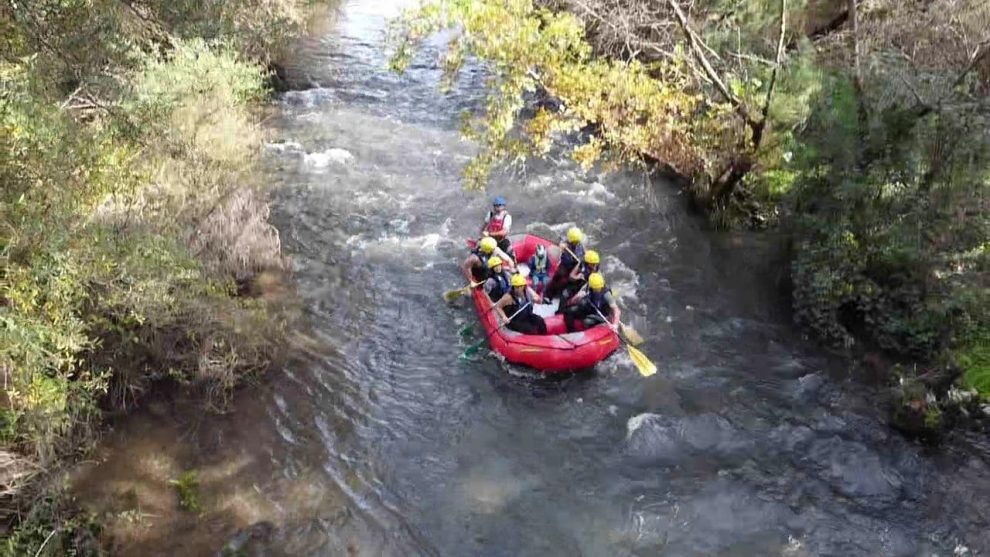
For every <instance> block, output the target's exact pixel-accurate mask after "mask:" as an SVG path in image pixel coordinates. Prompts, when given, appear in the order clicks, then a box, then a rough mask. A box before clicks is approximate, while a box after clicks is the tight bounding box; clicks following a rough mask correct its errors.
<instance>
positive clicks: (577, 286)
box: [557, 249, 602, 313]
mask: <svg viewBox="0 0 990 557" xmlns="http://www.w3.org/2000/svg"><path fill="white" fill-rule="evenodd" d="M601 261H602V260H601V257H599V256H598V252H597V251H595V250H593V249H589V250H588V251H586V252H585V253H584V262H583V263H581V264H580V265H577V266H575V267H574V269H573V270H572V271H571V274H570V276H569V277H567V279H568V282H567V287H566V288H564V291H563V292H561V293H560V307H559V308H557V313H563V312H564V306H566V305H567V302H568V301H570V299H571V298H573V297H574V296H575V295H576V294H577V293H578V292H580V291H581V289H583V288H584V287H585V286H586V285H587V284H588V279H589V278H590V277H591V275H593V274H594V273H600V272H601V268H600V265H599V264H600V263H601Z"/></svg>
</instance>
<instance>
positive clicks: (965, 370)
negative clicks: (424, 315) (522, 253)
mask: <svg viewBox="0 0 990 557" xmlns="http://www.w3.org/2000/svg"><path fill="white" fill-rule="evenodd" d="M393 23H394V25H393V29H392V36H391V42H392V47H393V49H394V54H393V58H392V65H393V67H394V69H396V70H399V71H401V70H402V69H404V68H405V67H406V65H407V64H408V63H409V62H410V60H411V58H412V56H413V55H414V54H415V53H416V51H417V49H418V48H419V46H420V44H421V43H422V42H423V41H424V40H425V39H426V38H428V37H430V36H431V35H433V34H434V33H436V32H438V31H441V30H447V29H452V30H454V33H453V34H452V35H451V36H452V39H451V40H450V41H449V42H448V43H447V48H446V51H445V52H444V53H443V55H442V57H441V65H442V68H443V79H442V82H441V85H442V87H446V86H449V84H450V83H452V82H453V80H455V79H457V76H458V72H459V70H460V69H461V67H462V66H463V64H464V62H465V60H467V59H469V58H473V59H475V60H477V61H479V62H480V63H481V64H483V65H484V67H486V68H487V69H488V70H490V72H489V76H490V78H489V81H488V82H487V88H488V93H489V95H488V99H487V102H486V104H485V106H484V107H483V110H482V111H481V112H480V113H479V114H467V115H466V117H465V119H464V125H463V133H464V134H465V135H466V136H468V137H471V138H473V139H475V140H477V141H478V142H479V143H480V145H481V146H482V150H481V151H480V153H479V154H478V155H477V157H476V158H475V159H474V160H473V162H472V163H471V164H469V165H468V167H467V169H466V171H465V180H466V183H467V184H468V186H471V187H479V186H481V185H482V184H484V182H485V180H486V178H487V176H488V175H489V173H490V172H491V171H492V170H493V169H494V168H495V166H496V165H497V164H500V163H519V162H522V161H524V160H525V159H526V158H527V157H531V156H554V155H556V154H557V153H560V152H564V153H569V156H570V157H571V158H573V160H575V161H576V162H577V163H580V164H581V165H582V166H584V167H585V168H590V167H592V166H593V165H596V164H599V165H601V166H602V167H604V168H605V169H606V170H607V169H609V168H615V167H617V166H618V165H634V166H639V167H641V168H643V169H645V170H648V171H651V172H652V171H656V170H662V171H664V172H665V173H666V174H668V175H673V176H676V177H679V178H681V180H680V181H679V182H680V183H681V184H682V187H684V188H685V190H686V191H687V192H688V193H689V194H690V198H691V199H692V201H693V204H694V205H695V206H696V207H698V208H700V209H701V210H703V211H704V212H705V214H707V215H709V217H710V219H711V222H712V223H713V225H715V226H718V227H724V228H732V227H754V228H770V227H774V228H778V229H780V230H782V231H784V232H785V233H787V235H788V237H789V238H791V239H792V242H791V243H792V250H791V252H792V253H791V258H790V269H789V276H790V282H791V284H792V300H793V313H794V318H795V320H796V322H797V323H798V324H799V325H801V326H802V327H803V328H804V329H805V330H807V331H808V332H809V333H811V334H812V335H814V336H816V337H818V338H819V339H821V340H823V341H825V342H826V343H829V344H832V345H835V346H838V347H843V348H846V349H851V348H854V347H855V349H857V350H859V353H860V354H863V355H864V358H863V360H864V361H865V362H867V363H868V364H869V365H871V366H872V367H874V368H876V367H881V368H883V369H885V370H889V373H888V374H887V377H888V378H889V381H890V384H891V386H892V389H891V393H892V394H893V399H892V402H893V405H892V409H893V412H892V416H893V418H894V423H895V424H896V425H898V426H900V427H902V428H905V429H907V430H910V431H912V432H916V433H921V434H925V435H931V434H935V433H937V432H939V431H940V430H942V429H943V428H944V426H945V425H947V423H948V422H949V421H950V420H948V419H947V418H950V417H951V418H956V417H960V416H968V415H971V414H973V413H974V412H976V413H987V414H990V406H988V405H986V402H987V397H990V280H988V278H990V200H988V196H987V193H988V191H990V189H988V184H990V164H988V163H990V126H988V124H990V120H988V116H990V95H988V94H990V33H988V31H987V29H990V3H987V2H985V1H982V0H937V1H935V2H925V3H920V4H919V3H904V2H898V1H896V0H860V1H859V2H856V1H855V0H849V1H848V2H826V1H823V0H745V1H741V2H740V1H736V0H732V1H727V0H694V1H693V2H685V1H683V0H649V1H640V0H508V1H503V0H480V1H472V0H441V1H433V2H427V3H425V4H424V5H422V6H421V7H419V8H417V9H413V10H410V11H408V12H407V13H405V14H404V15H403V16H402V17H400V18H398V19H397V20H396V21H395V22H393ZM531 107H535V108H531ZM981 398H982V399H983V401H982V402H981V401H980V399H981Z"/></svg>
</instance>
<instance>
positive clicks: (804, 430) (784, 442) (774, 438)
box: [767, 425, 815, 452]
mask: <svg viewBox="0 0 990 557" xmlns="http://www.w3.org/2000/svg"><path fill="white" fill-rule="evenodd" d="M814 435H815V433H814V432H813V431H811V428H810V427H807V426H803V425H799V426H792V425H780V426H777V427H775V428H773V429H772V430H771V431H770V433H769V435H768V436H767V438H768V439H769V440H770V444H771V445H772V446H773V447H777V448H778V449H783V450H785V451H787V452H792V451H794V450H795V449H797V448H798V447H801V446H803V445H805V444H807V442H808V441H809V440H810V439H811V438H812V437H814Z"/></svg>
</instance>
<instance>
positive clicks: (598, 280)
mask: <svg viewBox="0 0 990 557" xmlns="http://www.w3.org/2000/svg"><path fill="white" fill-rule="evenodd" d="M588 286H590V287H591V289H592V290H601V289H602V288H605V277H603V276H602V274H601V273H591V276H590V277H588Z"/></svg>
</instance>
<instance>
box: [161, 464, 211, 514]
mask: <svg viewBox="0 0 990 557" xmlns="http://www.w3.org/2000/svg"><path fill="white" fill-rule="evenodd" d="M168 485H170V486H172V487H174V488H175V491H176V493H178V495H179V506H180V507H182V508H183V509H185V510H187V511H189V512H192V513H199V512H201V511H202V510H203V508H202V506H201V505H200V503H199V491H198V490H199V479H198V478H197V477H196V471H195V470H186V471H185V472H183V473H182V474H180V475H179V477H178V478H176V479H173V480H169V481H168Z"/></svg>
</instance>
